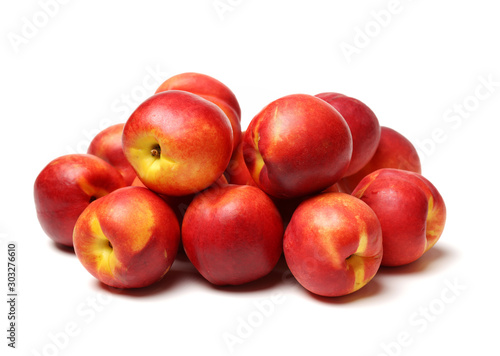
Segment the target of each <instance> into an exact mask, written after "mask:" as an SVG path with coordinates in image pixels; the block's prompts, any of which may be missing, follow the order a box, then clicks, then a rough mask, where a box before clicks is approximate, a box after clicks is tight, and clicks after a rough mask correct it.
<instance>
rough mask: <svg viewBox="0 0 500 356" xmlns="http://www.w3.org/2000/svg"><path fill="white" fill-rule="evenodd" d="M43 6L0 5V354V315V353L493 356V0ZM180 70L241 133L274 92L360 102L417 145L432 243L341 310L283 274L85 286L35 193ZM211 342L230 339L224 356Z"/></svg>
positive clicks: (498, 25)
mask: <svg viewBox="0 0 500 356" xmlns="http://www.w3.org/2000/svg"><path fill="white" fill-rule="evenodd" d="M45 2H48V3H50V1H48V0H45V1H35V0H29V1H17V2H8V4H7V2H2V5H1V9H0V23H1V24H2V25H1V30H2V31H1V41H0V51H1V58H2V65H1V66H0V78H1V81H0V83H1V84H0V90H1V93H0V94H1V105H0V117H1V122H2V125H1V128H0V134H1V138H0V146H1V147H0V152H1V154H2V160H1V163H2V174H1V184H0V190H1V191H0V196H1V214H0V216H1V223H0V233H1V235H0V237H1V240H0V242H1V246H0V268H1V269H3V271H2V272H1V273H0V285H2V287H0V290H2V295H4V296H3V297H2V298H1V299H2V300H4V298H5V300H6V299H7V297H6V294H7V292H6V284H7V281H6V279H7V276H6V255H7V242H8V241H17V243H18V256H19V257H18V258H19V259H18V263H19V266H18V271H19V272H18V278H19V282H18V283H19V284H18V290H19V298H18V310H17V312H18V340H17V346H18V349H17V350H15V351H12V350H10V348H8V347H7V340H6V329H7V323H8V320H7V308H6V307H7V305H6V302H2V303H1V304H2V305H3V306H2V308H0V325H1V330H2V332H1V333H0V335H1V337H0V340H2V341H1V342H0V349H1V351H0V353H1V354H2V355H4V354H6V353H5V351H8V354H9V355H10V354H12V355H21V354H22V355H56V354H58V355H90V354H94V353H95V354H105V353H108V354H110V353H112V354H126V355H132V354H144V355H196V354H203V355H229V354H231V352H230V351H231V350H232V354H234V355H257V354H259V355H260V354H262V355H277V354H278V353H279V354H288V355H301V354H311V355H351V356H366V355H374V356H376V355H408V356H409V355H424V354H425V355H444V354H447V355H453V354H461V355H465V354H485V355H493V354H495V355H498V354H499V352H500V351H499V347H498V343H497V339H498V328H497V325H496V320H498V318H499V317H500V313H499V303H498V294H497V292H498V288H497V287H496V286H497V282H498V262H497V257H496V256H497V254H498V251H499V248H500V242H499V241H500V239H499V237H500V236H499V232H498V214H499V212H500V211H499V208H498V201H499V198H500V195H499V193H498V192H499V190H498V174H497V173H498V170H495V168H496V167H497V166H498V154H499V151H500V150H499V145H498V141H499V140H498V129H499V124H498V119H499V118H500V117H499V113H500V100H499V99H500V83H499V82H500V67H499V66H500V47H499V42H498V35H499V33H500V21H499V20H498V8H495V6H494V4H495V2H494V1H491V0H478V1H452V0H446V1H444V0H443V1H439V2H436V1H430V0H420V1H410V0H401V1H400V2H398V1H391V0H377V1H366V0H365V1H340V0H336V1H290V0H287V1H263V0H260V1H257V0H254V1H250V0H241V1H240V0H232V1H230V0H222V1H220V3H222V4H228V5H227V6H229V10H227V11H226V12H224V13H223V14H218V12H217V11H216V10H215V8H214V7H213V3H214V1H213V0H203V1H202V0H198V1H166V0H156V1H153V0H145V1H140V2H139V1H123V0H122V1H117V0H114V1H105V2H104V1H92V0H91V1H76V0H74V1H67V3H65V4H62V2H63V1H62V0H61V3H60V4H59V3H58V4H59V5H58V6H57V7H54V6H52V7H45V10H44V7H43V6H42V5H41V4H42V3H45ZM53 3H54V2H52V4H53ZM388 11H391V12H388ZM387 13H390V14H391V15H390V17H388V16H387ZM44 14H45V15H44ZM377 14H378V15H377ZM383 14H385V16H384V15H383ZM377 21H378V22H377ZM380 23H382V25H381V24H380ZM33 26H35V27H33ZM361 33H364V35H363V34H361ZM364 36H368V37H364ZM349 46H351V47H350V48H351V50H352V49H353V48H354V50H355V53H354V52H353V53H352V54H351V55H347V54H346V53H345V52H343V50H342V48H347V47H349ZM186 71H195V72H200V73H205V74H208V75H211V76H213V77H215V78H217V79H219V80H220V81H222V82H224V83H225V84H226V85H228V86H229V87H230V88H231V89H232V90H233V91H234V93H235V94H236V96H237V98H238V99H239V102H240V104H241V108H242V123H243V128H246V126H247V125H248V123H249V122H250V120H251V119H252V117H253V116H254V115H255V114H256V113H257V112H258V111H259V110H260V109H261V108H262V107H263V106H265V105H266V104H267V103H269V102H271V101H272V100H275V99H277V98H279V97H281V96H283V95H287V94H293V93H306V94H313V95H314V94H317V93H320V92H323V91H336V92H341V93H344V94H347V95H350V96H353V97H356V98H358V99H360V100H362V101H364V102H365V103H366V104H367V105H368V106H370V107H371V108H372V110H373V111H374V112H375V113H376V114H377V116H378V118H379V121H380V123H381V124H382V125H384V126H389V127H392V128H394V129H396V130H398V131H399V132H401V133H402V134H404V135H405V136H407V137H408V138H409V139H410V140H411V141H412V142H413V143H414V144H415V145H416V146H418V147H420V156H421V160H422V165H423V174H424V175H425V176H426V177H427V178H428V179H429V180H431V181H432V182H433V183H434V184H435V185H436V187H437V188H438V189H439V190H440V192H441V193H442V195H443V197H444V199H445V202H446V204H447V208H448V220H447V224H446V228H445V231H444V234H443V236H442V238H441V240H440V241H439V242H438V244H437V245H436V246H435V248H434V249H433V250H431V251H430V252H429V253H427V254H426V255H425V256H424V257H422V259H420V260H419V261H418V262H416V263H414V264H411V265H408V266H406V267H402V268H398V269H382V270H380V272H379V273H378V274H377V276H376V277H375V279H374V280H373V281H372V282H371V283H370V284H368V285H367V286H366V287H365V288H363V289H362V290H360V291H359V292H357V293H355V294H353V295H350V296H346V297H342V298H318V297H314V296H313V295H311V294H310V293H308V292H306V291H305V290H304V289H302V288H301V287H300V286H297V285H294V284H293V283H290V282H286V281H283V276H284V268H283V266H282V265H280V266H278V267H277V268H276V270H275V271H274V272H273V273H272V274H271V275H270V276H268V277H266V278H264V279H263V280H261V281H259V282H257V283H253V284H251V285H248V286H241V287H236V288H215V287H213V286H211V285H210V284H209V283H207V282H205V281H204V280H203V279H202V278H201V277H199V275H198V274H197V273H196V271H195V270H193V268H192V267H191V266H190V264H189V262H188V261H185V260H184V261H183V260H178V261H176V262H175V263H174V265H173V267H172V270H171V271H170V272H169V274H167V275H166V277H165V279H164V280H163V281H162V282H160V283H158V284H156V285H154V286H152V287H150V288H146V289H144V290H138V291H133V292H123V291H122V292H120V291H117V292H115V293H111V292H110V291H109V290H107V289H106V288H103V287H101V286H100V285H99V284H98V283H97V282H96V280H94V279H93V277H92V276H91V275H90V274H88V273H87V271H86V270H85V269H84V268H83V267H82V266H81V265H80V263H79V262H78V260H77V259H76V257H75V255H74V254H73V253H71V252H68V251H64V250H61V249H59V248H57V247H56V246H55V245H54V244H53V243H52V242H51V240H50V239H49V238H48V237H47V236H46V235H45V234H44V233H43V231H42V230H41V228H40V226H39V224H38V221H37V219H36V214H35V207H34V203H33V183H34V181H35V178H36V176H37V174H38V173H39V172H40V171H41V170H42V168H43V167H44V166H45V165H46V164H47V163H48V162H49V161H50V160H52V159H54V158H56V157H58V156H61V155H64V154H67V153H71V152H81V151H83V150H85V149H86V145H87V144H88V141H89V138H92V137H93V135H94V134H95V133H97V132H98V131H99V130H100V129H101V128H104V127H105V126H107V125H110V124H112V123H118V122H124V121H125V120H126V119H127V117H128V115H129V114H130V113H131V112H132V110H133V109H134V108H135V107H136V106H137V105H138V104H139V103H140V102H141V101H142V100H143V99H145V98H146V97H147V96H148V95H151V94H152V93H153V92H154V91H155V89H156V87H157V86H158V85H159V84H160V83H161V82H162V81H163V80H165V79H167V78H168V77H170V76H172V75H175V74H178V73H182V72H186ZM151 73H156V74H154V75H152V74H151ZM488 81H490V83H493V84H490V85H489V86H485V84H484V82H488ZM495 83H496V84H495ZM453 285H454V287H453V288H451V287H450V286H453ZM258 303H260V305H266V306H267V309H266V311H265V312H262V311H260V309H259V307H258ZM269 303H273V304H272V305H273V306H272V307H269V305H270V304H269ZM426 313H427V314H426ZM247 322H250V323H252V324H253V325H254V326H251V327H250V328H249V327H246V328H245V327H244V326H243V325H244V324H245V323H247ZM490 322H492V323H493V324H492V326H490ZM68 328H69V329H72V328H73V329H74V333H71V336H67V332H68V330H67V329H68ZM70 331H71V330H70ZM63 333H66V334H63ZM75 334H76V335H75ZM65 335H66V336H65ZM228 335H233V336H234V337H238V338H240V339H239V341H241V342H239V343H237V344H235V345H233V346H234V347H232V348H231V347H229V344H228V343H227V342H225V341H224V340H225V337H226V338H227V337H228ZM398 339H399V343H400V346H397V345H396V342H398ZM401 344H402V345H401Z"/></svg>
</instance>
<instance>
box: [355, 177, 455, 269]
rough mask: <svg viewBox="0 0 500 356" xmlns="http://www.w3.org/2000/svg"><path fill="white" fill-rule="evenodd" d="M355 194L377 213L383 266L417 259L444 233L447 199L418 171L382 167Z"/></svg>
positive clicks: (396, 264) (358, 187)
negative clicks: (382, 246) (382, 247)
mask: <svg viewBox="0 0 500 356" xmlns="http://www.w3.org/2000/svg"><path fill="white" fill-rule="evenodd" d="M352 195H353V196H355V197H357V198H359V199H361V200H363V201H364V202H365V203H366V204H368V205H369V206H370V207H371V208H372V209H373V211H374V212H375V214H377V217H378V219H379V221H380V224H381V226H382V234H383V245H384V257H383V259H382V265H383V266H402V265H405V264H408V263H411V262H413V261H416V260H417V259H419V258H420V257H421V256H422V255H423V254H424V253H425V252H427V251H428V250H429V249H430V248H432V247H433V246H434V245H435V244H436V242H437V241H438V239H439V238H440V236H441V234H442V233H443V229H444V225H445V222H446V206H445V203H444V200H443V198H442V196H441V195H440V194H439V192H438V190H437V189H436V187H435V186H434V185H433V184H432V183H431V182H429V181H428V180H427V179H426V178H425V177H423V176H422V175H420V174H418V173H414V172H409V171H405V170H398V169H389V168H384V169H380V170H377V171H375V172H373V173H371V174H369V175H368V176H366V177H365V178H364V179H363V180H361V182H360V183H359V185H358V186H357V187H356V188H355V189H354V191H353V192H352Z"/></svg>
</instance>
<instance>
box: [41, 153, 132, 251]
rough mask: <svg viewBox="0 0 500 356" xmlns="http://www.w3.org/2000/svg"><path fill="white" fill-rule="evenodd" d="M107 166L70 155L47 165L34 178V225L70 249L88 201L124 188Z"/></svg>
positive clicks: (86, 156)
mask: <svg viewBox="0 0 500 356" xmlns="http://www.w3.org/2000/svg"><path fill="white" fill-rule="evenodd" d="M125 186H126V183H125V181H124V180H123V177H122V175H121V174H120V172H118V170H116V169H115V168H114V167H113V166H111V165H110V164H109V163H107V162H105V161H104V160H102V159H101V158H99V157H96V156H93V155H89V154H70V155H66V156H61V157H59V158H56V159H55V160H53V161H52V162H50V163H49V164H48V165H47V166H46V167H45V168H44V169H43V170H42V171H41V172H40V174H39V175H38V176H37V178H36V180H35V185H34V199H35V207H36V212H37V217H38V221H39V222H40V225H41V226H42V229H43V230H44V231H45V233H46V234H47V235H48V236H49V237H50V238H51V239H52V240H54V241H55V242H56V243H59V244H62V245H65V246H73V228H74V226H75V223H76V220H77V219H78V217H79V216H80V214H81V213H82V211H83V210H84V209H85V208H86V207H87V206H88V205H89V204H90V203H91V201H92V200H94V199H98V198H101V197H103V196H105V195H106V194H109V193H111V192H112V191H114V190H116V189H118V188H122V187H125Z"/></svg>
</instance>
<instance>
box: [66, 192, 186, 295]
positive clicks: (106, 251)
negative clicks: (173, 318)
mask: <svg viewBox="0 0 500 356" xmlns="http://www.w3.org/2000/svg"><path fill="white" fill-rule="evenodd" d="M179 234H180V229H179V223H178V221H177V218H176V216H175V214H174V213H173V211H172V209H170V208H169V207H168V205H167V204H166V203H165V202H164V201H163V200H162V199H161V198H160V197H158V196H157V195H156V194H155V193H153V192H151V191H150V190H148V189H146V188H142V187H126V188H122V189H119V190H116V191H115V192H113V193H111V194H109V195H107V196H105V197H104V198H101V199H99V200H97V201H95V202H93V203H92V204H90V205H89V206H88V207H87V208H86V209H85V211H84V212H83V213H82V214H81V215H80V217H79V218H78V221H77V223H76V225H75V230H74V236H73V239H74V247H75V253H76V255H77V257H78V259H79V261H80V262H81V263H82V264H83V266H84V267H85V268H86V269H87V270H88V271H89V272H90V273H91V274H92V275H93V276H94V277H95V278H97V279H98V280H99V281H101V282H102V283H104V284H106V285H109V286H112V287H115V288H141V287H146V286H149V285H151V284H153V283H155V282H157V281H158V280H160V279H161V278H163V276H164V275H165V274H166V273H167V272H168V270H169V269H170V267H171V265H172V263H173V262H174V259H175V256H176V254H177V251H178V248H179V241H180V235H179Z"/></svg>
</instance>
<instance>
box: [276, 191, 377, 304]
mask: <svg viewBox="0 0 500 356" xmlns="http://www.w3.org/2000/svg"><path fill="white" fill-rule="evenodd" d="M283 251H284V254H285V259H286V262H287V265H288V267H289V268H290V272H291V273H292V274H293V276H294V277H295V278H296V279H297V281H298V282H299V283H300V284H301V285H302V286H303V287H304V288H306V289H307V290H309V291H310V292H312V293H314V294H317V295H321V296H326V297H337V296H342V295H346V294H350V293H353V292H355V291H357V290H358V289H360V288H362V287H363V286H364V285H366V284H367V283H368V282H369V281H370V280H371V279H372V278H373V277H374V276H375V274H376V273H377V271H378V269H379V267H380V262H381V260H382V230H381V227H380V223H379V221H378V219H377V216H376V215H375V213H374V212H373V210H372V209H370V207H368V205H366V204H365V203H363V202H362V201H361V200H359V199H356V198H354V197H352V196H350V195H348V194H345V193H323V194H319V195H316V196H314V197H311V198H309V199H307V200H305V201H304V202H303V203H301V204H300V205H299V207H298V208H297V209H296V210H295V212H294V214H293V216H292V219H291V220H290V223H289V224H288V227H287V228H286V231H285V236H284V239H283Z"/></svg>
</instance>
